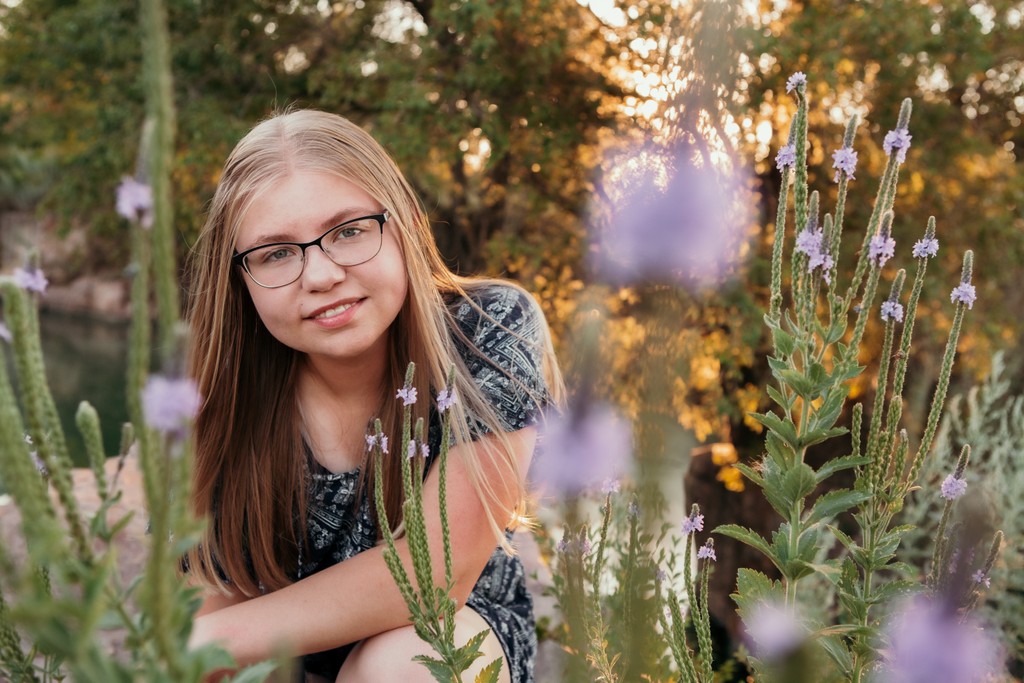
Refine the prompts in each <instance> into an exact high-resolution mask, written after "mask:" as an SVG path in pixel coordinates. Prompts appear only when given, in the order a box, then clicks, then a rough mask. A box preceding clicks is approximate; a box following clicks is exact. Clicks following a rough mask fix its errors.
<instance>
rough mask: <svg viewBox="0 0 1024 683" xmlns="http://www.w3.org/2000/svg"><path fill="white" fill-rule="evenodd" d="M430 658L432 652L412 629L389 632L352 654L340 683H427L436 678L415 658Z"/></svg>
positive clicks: (342, 673) (368, 639)
mask: <svg viewBox="0 0 1024 683" xmlns="http://www.w3.org/2000/svg"><path fill="white" fill-rule="evenodd" d="M431 654H433V650H431V648H430V646H429V645H427V644H426V643H425V642H423V641H422V640H420V637H419V636H418V635H416V631H415V630H414V629H413V627H412V626H404V627H402V628H397V629H394V630H393V631H386V632H384V633H381V634H378V635H376V636H373V637H371V638H367V639H366V640H364V641H362V642H361V643H359V645H357V646H356V647H355V649H354V650H352V652H351V654H349V656H348V658H347V659H346V660H345V664H344V666H342V668H341V671H340V672H339V673H338V683H379V682H380V681H404V682H405V683H417V682H418V681H424V683H427V682H429V681H433V678H432V677H431V676H430V675H429V672H428V671H427V669H426V667H424V666H423V665H422V664H419V663H418V662H414V661H413V660H412V658H413V657H415V656H416V655H431Z"/></svg>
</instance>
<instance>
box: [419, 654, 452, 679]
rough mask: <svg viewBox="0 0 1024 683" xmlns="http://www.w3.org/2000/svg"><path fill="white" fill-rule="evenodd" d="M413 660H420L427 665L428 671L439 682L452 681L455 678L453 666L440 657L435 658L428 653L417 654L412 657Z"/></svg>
mask: <svg viewBox="0 0 1024 683" xmlns="http://www.w3.org/2000/svg"><path fill="white" fill-rule="evenodd" d="M412 661H414V662H419V663H420V664H422V665H423V666H425V667H427V671H429V672H430V675H431V676H433V677H434V680H435V681H437V683H451V681H452V678H453V676H452V670H451V667H450V666H448V665H447V664H445V663H444V662H443V661H441V660H440V659H434V658H433V657H428V656H427V655H416V656H415V657H413V658H412Z"/></svg>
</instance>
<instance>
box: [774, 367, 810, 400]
mask: <svg viewBox="0 0 1024 683" xmlns="http://www.w3.org/2000/svg"><path fill="white" fill-rule="evenodd" d="M775 376H776V377H778V378H779V381H780V382H785V383H786V384H788V385H789V386H790V387H791V388H792V389H793V391H795V392H796V394H797V396H800V397H801V398H804V399H806V400H808V401H813V400H814V399H816V398H818V392H817V391H816V389H815V386H816V385H815V383H814V382H812V381H811V379H810V378H809V377H808V376H807V375H805V374H804V373H802V372H800V371H799V370H795V369H793V368H786V369H784V370H779V371H777V372H776V373H775Z"/></svg>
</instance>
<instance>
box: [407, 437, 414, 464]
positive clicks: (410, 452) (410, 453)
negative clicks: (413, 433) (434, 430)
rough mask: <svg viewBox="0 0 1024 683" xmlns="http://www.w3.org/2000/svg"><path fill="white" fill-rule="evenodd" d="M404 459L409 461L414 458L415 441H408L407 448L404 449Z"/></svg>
mask: <svg viewBox="0 0 1024 683" xmlns="http://www.w3.org/2000/svg"><path fill="white" fill-rule="evenodd" d="M405 457H407V458H408V459H409V460H412V459H413V458H415V457H416V439H409V446H408V448H406V452H405Z"/></svg>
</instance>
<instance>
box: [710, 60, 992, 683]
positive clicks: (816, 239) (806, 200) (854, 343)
mask: <svg viewBox="0 0 1024 683" xmlns="http://www.w3.org/2000/svg"><path fill="white" fill-rule="evenodd" d="M787 90H789V91H791V92H794V93H795V95H796V99H797V102H798V109H797V112H796V116H795V118H794V121H793V124H792V128H791V130H790V135H789V142H788V144H787V145H786V146H784V147H783V148H782V149H781V150H780V152H779V155H778V157H777V165H778V168H779V169H780V170H781V173H782V188H781V191H780V197H779V209H778V214H777V218H776V223H775V241H774V245H773V253H772V271H771V272H772V277H771V299H770V304H769V310H768V312H767V314H766V315H765V316H764V321H765V324H766V325H767V326H768V328H769V330H770V331H771V335H772V348H773V351H772V355H771V356H770V357H769V358H768V364H769V366H770V368H771V371H772V375H773V378H774V380H775V383H774V385H773V386H769V387H768V389H767V392H768V395H769V397H770V398H771V400H772V401H773V402H774V404H775V407H774V408H773V409H771V410H769V411H767V412H764V413H760V414H757V415H755V416H754V417H755V418H756V419H757V420H758V421H759V422H760V423H761V424H763V425H764V426H765V427H766V428H767V435H766V439H765V451H766V452H765V454H764V456H763V457H762V459H761V460H760V462H758V463H757V464H756V465H755V466H753V467H751V466H747V465H742V464H741V465H737V466H736V467H737V468H738V469H740V470H741V471H742V472H743V474H744V475H745V476H746V478H747V479H749V480H750V481H751V482H753V483H754V484H755V485H756V486H758V487H760V489H761V490H762V491H763V493H764V495H765V497H766V499H767V500H768V502H769V503H770V504H771V505H772V507H773V508H774V509H775V510H776V511H777V512H778V513H779V514H780V515H781V516H782V518H783V520H784V521H783V522H782V524H781V525H780V527H779V529H778V530H777V531H775V532H774V533H773V534H772V536H771V538H770V539H768V538H764V537H762V536H760V535H759V534H757V533H756V532H754V531H752V530H750V529H747V528H744V527H741V526H737V525H724V526H720V527H718V528H717V529H716V530H715V531H716V532H717V533H719V534H722V535H725V536H729V537H732V538H735V539H737V540H739V541H742V542H743V543H746V544H747V545H750V546H752V547H753V548H755V549H757V550H758V551H760V552H761V553H762V554H764V555H765V556H766V557H767V558H768V559H769V560H770V561H771V563H772V564H773V565H774V566H775V567H776V569H777V570H778V572H779V574H780V575H781V580H780V581H775V580H772V579H770V578H769V577H768V576H766V575H764V574H762V573H760V572H757V571H754V570H752V569H741V570H740V571H739V575H738V577H737V589H736V593H735V595H734V596H733V597H734V599H735V601H736V603H737V605H738V606H739V609H740V614H741V616H742V618H743V619H744V621H745V622H747V624H748V628H749V626H750V624H751V623H753V622H756V621H757V615H758V613H759V612H760V611H762V610H763V608H764V606H765V605H775V606H778V607H779V609H780V610H781V611H782V613H783V614H785V615H787V617H788V619H789V621H790V623H793V624H798V625H799V629H800V630H802V632H803V633H804V635H805V637H807V638H809V639H813V640H815V641H816V642H817V643H819V644H820V645H821V646H822V647H823V648H824V650H825V651H826V652H827V653H828V655H830V657H831V658H832V660H833V661H834V662H835V665H836V667H837V669H838V671H839V672H840V674H841V676H842V677H843V679H844V680H850V681H862V680H865V678H866V677H867V676H868V674H869V672H872V671H882V672H889V674H892V675H893V676H894V677H892V678H891V680H904V679H901V678H899V677H898V675H897V674H898V672H895V671H896V669H897V668H898V667H899V665H900V663H899V661H898V658H892V657H890V658H888V659H885V658H882V657H881V656H880V654H879V652H880V651H886V652H890V653H893V652H898V651H900V647H901V643H900V638H901V637H902V634H901V632H900V631H898V630H896V631H893V630H885V629H882V628H881V619H882V608H884V607H885V606H887V605H889V603H891V602H892V601H893V600H894V599H895V598H897V597H899V596H903V595H906V594H910V593H916V592H921V591H926V592H930V593H932V594H933V595H934V596H936V597H935V599H936V600H941V601H942V602H944V603H948V602H949V601H950V597H949V596H950V587H949V585H948V582H947V583H945V584H944V583H943V581H944V577H947V576H948V573H949V572H950V571H951V570H950V568H949V565H950V561H951V553H952V551H951V547H953V546H959V547H960V548H961V552H960V557H961V558H966V557H968V556H969V553H968V552H967V549H965V548H963V547H962V544H963V543H964V541H963V539H959V540H957V539H953V538H952V536H951V534H950V533H948V532H949V529H947V526H946V524H945V523H943V524H942V525H941V526H940V530H939V534H938V538H936V539H935V540H936V551H935V557H934V562H933V567H932V570H931V572H932V573H931V576H930V578H929V579H928V580H927V581H926V582H925V584H924V585H921V584H919V583H917V582H911V581H907V580H904V579H898V578H892V577H894V576H897V571H895V570H899V569H902V568H903V567H902V566H901V565H900V564H899V563H897V561H896V554H897V550H898V548H899V546H900V542H901V539H902V537H903V535H904V534H905V533H906V532H907V531H908V530H909V529H910V527H908V526H898V525H895V521H896V520H897V515H898V513H899V512H900V510H901V508H902V506H903V501H904V499H905V498H906V497H907V496H908V495H911V494H912V493H913V492H914V491H915V489H916V486H915V484H916V481H917V478H918V473H919V472H920V469H921V465H922V463H923V461H924V459H925V458H926V457H927V456H928V453H929V451H930V449H931V446H932V441H933V439H934V437H935V432H936V428H937V426H938V421H939V416H940V415H941V412H942V406H943V402H944V400H945V397H946V391H947V388H948V386H949V379H950V375H951V372H952V366H953V360H954V357H955V355H956V346H957V340H958V338H959V335H960V330H961V326H962V324H963V319H964V316H965V314H966V312H967V310H969V309H970V308H971V306H972V305H973V303H974V298H975V289H974V286H973V285H972V284H971V275H972V268H973V254H972V253H971V252H970V251H968V252H966V253H965V254H964V259H963V271H962V274H961V277H960V281H959V283H958V284H957V285H956V286H955V287H954V288H953V290H952V293H951V297H950V298H951V302H952V305H953V309H954V310H953V323H952V326H951V329H950V334H949V338H948V340H947V343H946V350H945V353H944V356H943V362H942V366H941V370H940V374H939V380H938V383H937V385H936V388H935V392H934V396H933V398H932V403H931V407H930V410H929V413H928V418H927V421H926V424H925V428H924V431H923V433H922V434H921V436H920V438H919V439H917V443H916V446H912V444H911V439H910V436H909V435H908V433H907V431H906V429H903V428H902V427H901V422H900V420H901V416H902V408H903V400H902V396H903V389H904V380H905V378H906V372H907V363H908V359H909V355H910V351H911V339H912V334H913V329H914V321H915V317H916V314H917V306H918V302H919V298H920V294H921V288H922V284H923V279H924V276H925V272H926V270H927V266H928V261H929V259H930V258H932V257H934V256H935V254H936V253H937V251H938V246H939V244H938V241H937V239H936V236H935V234H936V232H935V231H936V226H935V220H934V218H932V219H930V220H929V221H928V225H927V228H926V230H925V234H924V236H923V237H922V239H921V240H919V241H918V242H917V243H916V244H915V245H914V247H913V249H912V257H913V258H914V261H915V262H916V271H915V275H914V278H913V281H912V286H911V292H910V295H909V298H907V299H904V298H903V296H902V292H903V287H904V284H905V281H906V271H904V270H902V269H900V270H897V271H895V272H893V273H892V274H891V279H892V285H891V287H890V289H889V292H888V294H887V295H882V296H881V297H880V296H879V288H880V286H881V281H882V276H883V271H884V270H885V267H886V264H887V263H888V262H889V261H890V260H891V259H893V258H894V257H895V252H896V242H895V240H894V238H893V237H892V226H893V221H894V219H895V213H894V210H893V207H894V203H895V198H896V188H897V180H898V174H899V170H900V167H901V165H902V164H903V163H904V162H905V161H906V156H907V150H908V149H909V147H910V143H911V139H912V136H911V135H910V133H909V121H910V114H911V104H910V101H909V100H905V101H904V102H903V105H902V107H901V108H900V113H899V118H898V121H897V124H896V128H895V129H894V130H892V131H890V132H889V133H888V134H887V135H886V136H885V140H884V142H883V148H884V150H885V152H886V154H887V155H888V163H887V165H886V167H885V171H884V172H883V175H882V178H881V182H880V186H879V189H878V192H877V195H876V197H875V203H874V207H873V211H872V213H871V217H870V220H869V222H868V225H867V229H866V230H865V232H864V234H863V236H862V237H861V248H860V251H859V256H858V259H857V263H856V266H855V268H854V272H853V276H852V279H851V281H850V282H849V283H847V284H846V286H845V288H844V287H841V286H840V282H839V281H838V270H837V261H838V259H839V253H840V252H839V245H840V241H841V238H842V235H843V228H844V225H843V214H844V207H845V203H846V198H847V189H848V186H849V183H850V181H852V180H853V179H854V171H855V169H856V161H857V154H856V152H855V151H854V150H853V142H854V135H855V132H856V129H857V125H858V121H857V118H856V117H854V118H853V119H852V120H851V121H850V122H849V125H848V126H847V128H846V132H845V136H844V140H843V146H842V148H841V149H840V150H838V151H836V152H835V153H834V154H833V160H834V164H833V168H834V169H835V182H836V183H837V184H838V200H837V204H836V208H835V213H834V214H825V216H824V218H821V217H820V208H819V203H820V200H819V195H818V193H816V192H814V193H809V192H808V186H807V154H806V146H807V107H808V102H807V97H806V78H805V77H804V76H803V74H799V73H798V74H795V75H794V76H793V77H792V78H791V79H790V80H789V83H788V84H787ZM791 192H792V194H793V214H794V219H793V222H792V224H791V225H793V228H794V231H795V237H791V235H792V234H793V233H791V232H790V233H788V231H787V223H788V222H789V216H790V210H789V203H790V202H789V200H790V193H791ZM787 244H790V245H792V246H791V252H790V292H789V296H788V297H785V296H784V293H783V287H782V285H783V261H784V253H785V251H786V248H787ZM879 299H880V301H879ZM904 301H905V304H904ZM874 315H877V316H879V318H880V320H881V322H882V323H883V325H884V337H883V341H882V348H881V354H880V358H881V360H880V363H879V369H878V377H877V391H876V393H875V397H874V400H873V402H872V404H871V406H870V414H869V418H868V424H867V425H866V429H865V425H864V424H863V420H864V418H863V415H864V406H863V405H862V404H860V403H857V404H855V405H853V407H852V427H851V429H849V430H847V429H846V428H845V427H841V426H839V425H838V422H839V419H840V416H841V415H842V414H843V409H844V407H846V405H847V399H848V396H849V389H848V383H849V381H850V380H851V379H853V378H855V377H857V376H858V375H859V374H860V373H861V372H863V370H864V368H863V367H862V366H861V365H860V364H859V361H858V356H859V353H860V349H861V343H862V340H863V335H864V331H865V328H866V325H867V322H868V319H869V318H870V317H871V316H874ZM897 332H899V336H898V337H897ZM847 434H849V435H850V438H849V441H846V440H845V439H843V440H840V438H841V437H844V436H845V435H847ZM812 447H817V448H818V449H819V450H824V449H826V448H831V449H832V451H833V453H835V455H836V457H831V458H829V459H827V460H826V461H825V462H824V464H822V465H821V466H820V467H818V468H817V469H815V468H814V467H812V466H811V464H809V462H808V459H807V456H808V452H809V449H810V448H812ZM965 466H966V455H964V456H962V457H961V460H960V462H959V463H958V465H957V467H956V469H955V471H954V472H953V473H952V474H951V475H950V478H949V479H947V482H946V484H944V485H943V487H942V491H941V495H942V496H943V497H944V498H947V499H948V500H949V505H947V507H946V512H945V513H944V520H946V519H947V517H948V515H949V511H950V506H951V505H952V500H954V499H955V498H956V497H957V496H958V495H959V494H960V493H962V487H963V478H962V477H963V469H964V467H965ZM851 469H852V470H853V471H854V478H855V483H854V486H853V487H852V488H835V487H834V486H832V485H831V483H830V482H829V480H830V478H831V477H833V475H835V474H836V473H837V472H840V471H843V470H851ZM821 488H825V489H830V490H827V492H826V493H823V494H821V495H817V496H816V495H815V492H816V491H819V490H820V489H821ZM920 495H928V492H921V494H920ZM847 512H850V513H852V517H853V520H854V522H855V524H856V526H857V533H855V534H852V535H851V534H847V533H846V532H844V531H843V530H841V529H840V528H839V526H837V525H835V524H834V523H833V520H834V519H835V517H836V516H837V515H840V514H842V513H847ZM828 536H832V537H834V538H837V539H838V541H839V542H840V543H841V544H842V546H843V547H844V550H845V552H844V553H842V554H841V555H840V556H839V557H837V558H835V559H826V560H824V561H822V560H820V559H816V557H817V550H818V547H819V546H820V545H821V544H822V542H823V540H824V539H825V538H826V537H828ZM984 542H985V543H986V544H987V545H988V546H989V547H986V549H985V552H983V553H977V554H973V555H970V556H977V557H978V558H979V559H978V560H972V561H973V562H977V563H978V565H979V566H977V567H973V566H972V567H963V568H961V569H957V570H956V571H957V572H959V573H960V574H961V575H962V574H963V572H967V574H970V572H972V571H987V569H986V567H990V566H991V562H992V561H993V560H994V558H995V553H996V552H997V551H998V547H999V544H1000V536H999V535H997V536H996V538H994V539H990V540H986V541H984ZM959 562H960V563H961V564H962V563H963V562H966V560H964V559H961V560H960V561H959ZM815 573H817V574H820V575H823V576H824V577H825V578H827V579H828V580H829V581H830V582H831V583H832V584H833V585H834V588H835V590H836V592H837V595H838V599H839V602H840V605H841V609H840V613H839V615H838V618H837V620H836V623H816V622H814V621H813V620H810V619H808V618H807V617H804V616H802V615H800V613H799V611H798V604H799V601H800V598H801V589H800V582H801V580H802V579H804V578H806V577H808V576H810V575H811V574H815ZM974 599H975V600H976V597H975V598H974ZM953 601H954V603H955V605H954V609H961V610H963V609H966V608H969V607H970V606H971V604H970V600H969V599H967V598H965V597H963V596H960V597H955V598H953ZM919 611H920V610H919ZM778 655H779V652H778V651H775V652H773V651H771V649H770V648H769V649H768V650H764V649H762V650H761V651H758V650H757V648H755V652H754V657H753V663H754V666H755V668H756V669H759V670H761V671H769V670H771V669H772V662H771V660H772V658H773V657H776V656H778ZM894 672H895V673H894ZM887 675H888V674H887ZM907 680H910V679H907ZM914 680H916V679H914Z"/></svg>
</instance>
